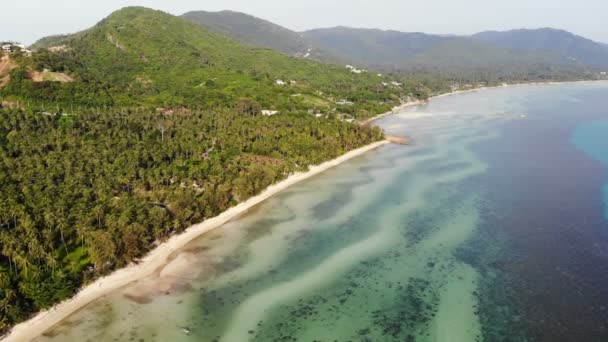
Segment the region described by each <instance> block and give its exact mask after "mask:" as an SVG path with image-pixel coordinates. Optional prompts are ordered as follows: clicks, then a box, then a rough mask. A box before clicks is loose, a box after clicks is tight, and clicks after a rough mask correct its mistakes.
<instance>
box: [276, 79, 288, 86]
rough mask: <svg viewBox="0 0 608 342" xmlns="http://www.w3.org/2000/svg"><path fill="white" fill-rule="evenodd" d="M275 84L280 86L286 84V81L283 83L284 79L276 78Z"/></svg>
mask: <svg viewBox="0 0 608 342" xmlns="http://www.w3.org/2000/svg"><path fill="white" fill-rule="evenodd" d="M276 84H277V85H280V86H284V85H287V83H285V81H283V80H277V81H276Z"/></svg>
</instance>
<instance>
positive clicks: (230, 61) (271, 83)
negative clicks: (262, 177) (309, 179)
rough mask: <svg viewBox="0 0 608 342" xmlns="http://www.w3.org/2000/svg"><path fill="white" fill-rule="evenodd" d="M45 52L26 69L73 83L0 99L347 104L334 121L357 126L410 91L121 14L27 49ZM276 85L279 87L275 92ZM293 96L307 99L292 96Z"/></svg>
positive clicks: (154, 16) (173, 22)
mask: <svg viewBox="0 0 608 342" xmlns="http://www.w3.org/2000/svg"><path fill="white" fill-rule="evenodd" d="M54 43H56V44H59V45H61V46H63V49H61V51H55V50H54V52H49V51H47V50H45V49H40V50H39V52H38V53H36V54H35V55H34V56H33V57H32V62H31V63H32V65H31V68H36V69H39V70H42V69H45V68H46V69H49V70H51V71H62V72H66V73H67V74H69V75H70V76H71V77H73V78H74V79H75V82H70V83H65V84H58V83H50V82H49V83H43V84H32V82H30V81H29V80H27V79H23V78H21V79H19V77H14V79H13V81H12V82H11V84H9V85H8V86H7V87H5V88H4V89H2V91H1V92H0V95H4V96H17V97H20V98H23V99H27V100H29V101H32V102H36V101H38V102H53V103H57V102H59V103H62V104H64V105H67V104H77V105H89V106H104V105H106V106H147V107H180V106H183V107H191V106H196V107H201V108H216V107H230V106H235V105H237V103H238V101H239V99H241V98H252V99H255V101H256V102H257V103H259V104H260V105H261V106H262V107H267V108H273V109H276V110H281V111H294V110H295V111H297V110H299V111H306V110H307V109H309V108H310V107H311V106H310V103H309V102H310V101H305V99H307V98H310V97H313V98H319V97H320V98H319V100H322V101H325V102H329V103H332V102H335V101H338V100H341V99H348V100H351V101H352V102H354V103H355V104H354V106H352V108H350V107H349V108H345V109H344V110H343V111H347V112H348V113H349V114H352V115H355V116H358V117H365V116H370V115H372V114H376V113H379V112H382V111H386V110H388V109H390V108H391V107H392V106H393V105H395V104H397V103H398V102H399V98H400V97H403V96H406V95H407V94H409V93H412V92H413V91H414V89H395V88H390V87H388V88H385V89H380V90H379V88H378V87H379V85H380V84H381V83H383V82H390V81H392V80H394V79H390V78H386V77H380V76H377V75H376V74H374V73H362V74H353V73H352V72H350V71H349V70H347V69H345V68H344V67H343V66H334V65H328V64H322V63H319V62H315V61H310V60H305V59H302V58H294V57H288V56H285V55H284V54H281V53H278V52H275V51H272V50H269V49H263V48H257V47H251V46H247V45H243V44H242V43H240V42H237V41H235V40H232V39H230V38H228V37H226V36H224V35H222V34H218V33H215V32H210V31H208V30H206V29H204V28H203V27H201V26H200V25H197V24H194V23H191V22H189V21H186V20H183V19H181V18H179V17H175V16H172V15H169V14H166V13H163V12H160V11H154V10H150V9H145V8H140V7H131V8H125V9H123V10H120V11H118V12H115V13H113V14H112V15H110V16H109V17H108V18H106V19H104V20H102V21H101V22H100V23H98V24H97V25H95V26H94V27H92V28H91V29H89V30H86V31H83V32H80V33H78V34H75V35H72V36H62V37H55V38H50V39H46V40H43V41H41V42H40V43H38V44H35V46H38V47H40V46H44V47H47V48H51V47H52V45H53V44H54ZM51 50H53V49H51ZM278 80H281V81H283V82H285V83H287V85H285V86H280V85H277V81H278ZM301 94H303V95H308V97H306V96H305V97H301V96H293V95H301ZM321 94H322V95H321ZM330 107H332V108H335V107H336V106H330ZM332 108H330V109H332Z"/></svg>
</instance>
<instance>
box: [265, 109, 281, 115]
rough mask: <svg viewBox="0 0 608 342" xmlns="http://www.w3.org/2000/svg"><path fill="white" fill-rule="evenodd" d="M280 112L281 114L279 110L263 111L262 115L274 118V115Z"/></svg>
mask: <svg viewBox="0 0 608 342" xmlns="http://www.w3.org/2000/svg"><path fill="white" fill-rule="evenodd" d="M278 112H279V111H278V110H269V109H263V110H262V115H265V116H273V115H275V114H277V113H278Z"/></svg>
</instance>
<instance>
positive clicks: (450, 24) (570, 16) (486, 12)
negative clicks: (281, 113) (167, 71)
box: [0, 0, 608, 44]
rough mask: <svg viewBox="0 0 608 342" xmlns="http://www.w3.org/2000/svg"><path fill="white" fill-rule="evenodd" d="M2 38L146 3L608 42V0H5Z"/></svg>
mask: <svg viewBox="0 0 608 342" xmlns="http://www.w3.org/2000/svg"><path fill="white" fill-rule="evenodd" d="M1 1H2V2H3V4H2V10H1V11H0V40H18V41H22V42H24V43H27V44H29V43H33V42H34V41H35V40H37V39H38V38H41V37H44V36H47V35H51V34H59V33H71V32H75V31H79V30H82V29H85V28H88V27H90V26H92V25H94V24H95V23H97V22H98V21H99V20H101V19H102V18H103V17H105V16H107V15H108V14H110V13H111V12H113V11H114V10H116V9H119V8H121V7H125V6H132V5H140V6H146V7H151V8H155V9H160V10H164V11H167V12H169V13H172V14H183V13H184V12H187V11H191V10H206V11H217V10H223V9H230V10H235V11H241V12H246V13H249V14H253V15H255V16H258V17H261V18H264V19H267V20H270V21H273V22H275V23H277V24H280V25H283V26H285V27H288V28H290V29H294V30H305V29H310V28H319V27H332V26H338V25H344V26H353V27H373V28H382V29H395V30H400V31H409V32H412V31H419V32H428V33H454V34H470V33H475V32H478V31H483V30H490V29H494V30H505V29H512V28H538V27H555V28H563V29H566V30H569V31H572V32H574V33H576V34H580V35H583V36H586V37H588V38H591V39H594V40H597V41H602V42H606V43H608V28H607V26H606V22H607V20H608V0H373V1H372V0H366V1H363V0H297V1H295V0H164V1H162V0H132V1H129V0H1Z"/></svg>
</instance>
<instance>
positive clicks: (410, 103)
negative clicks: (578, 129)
mask: <svg viewBox="0 0 608 342" xmlns="http://www.w3.org/2000/svg"><path fill="white" fill-rule="evenodd" d="M595 82H606V80H581V81H564V82H556V81H550V82H529V83H512V84H506V85H496V86H485V87H477V88H471V89H464V90H456V91H451V92H448V93H443V94H438V95H433V96H431V97H429V98H428V99H427V100H416V101H408V102H405V103H403V104H401V105H399V106H395V107H393V109H392V110H391V111H389V112H386V113H382V114H378V115H376V116H373V117H371V118H369V119H366V120H365V121H362V122H361V123H360V124H361V125H368V124H370V123H372V122H374V121H376V120H379V119H381V118H383V117H386V116H389V115H393V114H397V113H398V112H399V111H401V110H403V109H405V108H408V107H415V106H419V105H422V104H426V103H428V102H429V101H431V100H434V99H439V98H442V97H447V96H453V95H459V94H466V93H473V92H477V91H481V90H486V89H496V88H510V87H521V86H534V85H556V84H570V83H595Z"/></svg>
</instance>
